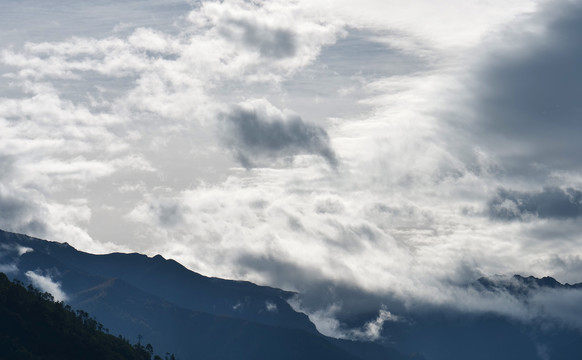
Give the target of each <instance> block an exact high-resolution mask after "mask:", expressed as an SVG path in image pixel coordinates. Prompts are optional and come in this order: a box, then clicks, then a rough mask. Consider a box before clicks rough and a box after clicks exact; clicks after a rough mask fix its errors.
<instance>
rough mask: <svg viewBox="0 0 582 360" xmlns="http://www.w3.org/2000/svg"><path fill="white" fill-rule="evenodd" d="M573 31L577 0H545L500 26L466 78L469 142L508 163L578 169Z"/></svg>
mask: <svg viewBox="0 0 582 360" xmlns="http://www.w3.org/2000/svg"><path fill="white" fill-rule="evenodd" d="M580 33H582V4H581V3H580V2H577V1H563V2H547V3H546V4H545V5H544V6H542V7H541V8H540V10H539V11H538V12H536V13H534V14H533V15H531V16H528V17H525V18H524V19H522V20H521V21H518V22H517V23H516V24H515V25H510V26H507V28H506V30H505V31H504V32H502V33H501V34H500V35H498V36H497V37H495V38H494V41H496V42H497V43H495V44H494V45H492V48H493V49H492V50H488V52H487V56H486V57H485V60H484V61H481V62H480V63H479V67H480V69H479V70H477V71H476V75H475V79H474V81H473V84H472V87H473V89H472V91H473V95H474V97H475V101H474V104H473V106H474V107H473V110H474V113H475V116H476V118H477V124H476V128H475V129H473V131H474V134H475V135H476V138H475V141H476V142H477V143H478V144H482V145H484V146H486V149H487V151H489V152H491V153H493V154H495V155H496V156H497V157H498V158H499V159H500V160H501V161H502V162H503V164H504V165H505V166H507V167H508V169H514V171H518V172H524V171H525V170H526V169H528V168H529V173H531V172H532V171H538V172H539V171H540V170H544V169H545V170H546V171H554V170H569V169H576V168H579V166H580V164H581V163H580V157H579V156H578V153H580V151H582V146H581V145H580V144H581V143H580V141H578V137H577V134H578V133H580V131H582V128H581V122H580V121H579V119H580V117H581V116H582V109H581V108H580V101H579V98H578V97H577V94H579V93H580V92H582V73H581V72H580V71H579V59H580V58H581V57H582V44H580V42H579V41H577V39H578V38H579V36H580ZM500 40H501V41H500ZM532 168H533V169H532Z"/></svg>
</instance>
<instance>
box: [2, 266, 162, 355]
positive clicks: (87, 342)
mask: <svg viewBox="0 0 582 360" xmlns="http://www.w3.org/2000/svg"><path fill="white" fill-rule="evenodd" d="M0 319H1V320H2V321H0V359H31V360H34V359H46V360H52V359H55V360H56V359H59V360H68V359H70V360H76V359H87V360H92V359H95V360H100V359H119V360H151V358H152V353H153V348H151V347H150V346H141V345H136V346H132V345H130V344H129V342H127V341H126V340H124V339H121V338H118V337H115V336H113V335H109V334H106V333H105V332H103V331H102V329H101V328H102V325H101V324H99V323H98V322H96V321H95V320H94V319H91V318H90V317H88V315H87V313H85V312H82V311H78V312H77V313H75V312H73V311H72V310H71V309H70V308H69V307H68V306H65V305H64V304H63V303H62V302H59V303H57V302H54V301H53V299H52V298H51V296H50V295H49V294H48V293H41V292H39V291H38V290H35V289H33V288H32V287H31V288H29V289H26V288H25V287H24V286H22V285H21V284H17V283H12V282H10V281H9V279H8V278H7V277H6V275H5V274H3V273H0ZM155 359H159V360H161V359H162V358H161V357H158V356H156V357H155ZM155 359H154V360H155Z"/></svg>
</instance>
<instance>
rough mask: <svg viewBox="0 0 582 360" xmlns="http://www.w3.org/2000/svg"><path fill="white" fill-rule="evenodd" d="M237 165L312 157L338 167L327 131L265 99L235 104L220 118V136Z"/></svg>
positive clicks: (252, 165)
mask: <svg viewBox="0 0 582 360" xmlns="http://www.w3.org/2000/svg"><path fill="white" fill-rule="evenodd" d="M220 136H221V138H222V140H223V142H224V143H225V144H226V146H228V147H229V148H230V149H231V150H232V152H233V153H234V154H235V156H236V158H237V159H238V160H239V161H240V163H241V164H242V165H243V166H245V167H247V168H250V167H255V166H258V165H260V164H261V163H262V162H264V161H265V160H270V161H276V160H278V159H281V158H290V157H293V156H295V155H302V154H314V155H319V156H321V157H322V158H324V159H325V160H326V161H327V162H328V164H329V165H330V166H332V167H336V166H337V165H338V159H337V157H336V155H335V152H334V151H333V149H332V147H331V144H330V140H329V136H328V134H327V132H326V131H325V130H324V129H323V128H321V127H319V126H317V125H313V124H309V123H306V122H304V121H303V119H301V117H299V116H298V115H295V114H293V113H290V112H283V111H281V110H279V109H277V108H275V107H274V106H272V105H271V104H270V103H269V102H267V101H266V100H255V101H252V102H248V103H246V104H242V105H237V106H234V107H232V109H231V110H230V111H229V112H228V113H226V114H225V115H224V116H223V127H222V129H221V134H220Z"/></svg>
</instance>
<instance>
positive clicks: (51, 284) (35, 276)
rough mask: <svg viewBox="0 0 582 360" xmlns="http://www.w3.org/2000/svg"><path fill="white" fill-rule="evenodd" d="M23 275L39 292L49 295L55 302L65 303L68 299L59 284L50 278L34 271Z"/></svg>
mask: <svg viewBox="0 0 582 360" xmlns="http://www.w3.org/2000/svg"><path fill="white" fill-rule="evenodd" d="M25 275H26V277H27V278H28V279H29V280H30V281H31V282H32V285H34V286H35V287H36V288H38V289H39V290H40V291H43V292H48V293H50V294H51V295H52V296H53V297H54V299H55V301H67V299H68V297H67V295H66V294H65V293H64V292H63V290H62V289H61V284H60V283H59V282H55V281H53V280H52V279H51V277H50V276H45V275H42V274H39V273H37V272H35V271H27V272H26V274H25Z"/></svg>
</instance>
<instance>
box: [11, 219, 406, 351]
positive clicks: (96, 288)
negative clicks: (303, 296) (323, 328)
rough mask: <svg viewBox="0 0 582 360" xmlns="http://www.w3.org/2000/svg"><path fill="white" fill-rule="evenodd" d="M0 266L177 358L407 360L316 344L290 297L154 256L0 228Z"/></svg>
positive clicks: (319, 339)
mask: <svg viewBox="0 0 582 360" xmlns="http://www.w3.org/2000/svg"><path fill="white" fill-rule="evenodd" d="M2 269H4V270H9V271H8V272H9V274H10V276H11V277H13V278H15V279H18V280H20V281H23V282H30V281H31V280H34V279H37V282H38V281H42V282H44V284H45V285H46V284H52V286H57V287H58V289H59V290H61V291H62V292H63V296H66V297H67V300H66V301H67V303H68V304H70V305H71V306H73V307H74V308H77V309H83V310H85V311H87V312H89V313H90V314H92V315H94V316H95V317H96V318H97V320H98V321H100V322H102V323H103V324H104V325H105V326H106V327H107V328H109V329H110V330H111V332H112V333H114V334H123V335H124V336H126V337H129V338H130V339H137V337H138V335H139V336H143V338H144V339H145V340H146V341H147V342H150V343H151V344H152V345H153V346H154V348H156V349H157V350H159V351H160V352H161V353H165V352H171V353H174V354H176V356H177V358H179V359H233V360H234V359H243V360H244V359H338V360H342V359H345V360H358V359H359V360H375V358H374V359H372V358H368V357H367V356H366V355H367V354H369V353H375V354H380V356H382V357H383V359H386V360H390V359H394V360H400V359H405V358H407V357H406V356H404V355H402V354H401V353H399V352H398V351H396V350H394V349H389V348H386V347H383V346H379V347H378V346H376V345H374V344H368V343H359V344H358V345H357V346H353V345H352V346H346V344H345V343H342V342H339V343H338V342H337V341H335V340H334V339H329V338H326V337H324V336H323V335H321V334H319V333H318V332H317V330H316V328H315V326H314V325H313V323H311V321H310V320H309V318H308V317H307V316H306V315H305V314H302V313H298V312H296V311H294V310H293V309H292V308H291V307H290V306H289V304H288V303H287V301H286V300H287V299H289V297H291V296H293V295H294V293H292V292H288V291H284V290H280V289H275V288H271V287H265V286H258V285H255V284H253V283H250V282H244V281H232V280H223V279H218V278H209V277H205V276H202V275H200V274H197V273H195V272H192V271H190V270H188V269H186V268H185V267H183V266H182V265H180V264H179V263H177V262H175V261H173V260H167V259H164V258H163V257H162V256H159V255H157V256H155V257H153V258H149V257H147V256H145V255H141V254H121V253H114V254H108V255H93V254H88V253H84V252H81V251H77V250H76V249H74V248H73V247H71V246H70V245H68V244H66V243H65V244H63V243H58V242H51V241H45V240H40V239H36V238H32V237H28V236H26V235H20V234H14V233H9V232H5V231H1V230H0V270H2ZM39 279H40V280H39ZM57 284H58V285H57ZM362 355H364V357H362Z"/></svg>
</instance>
